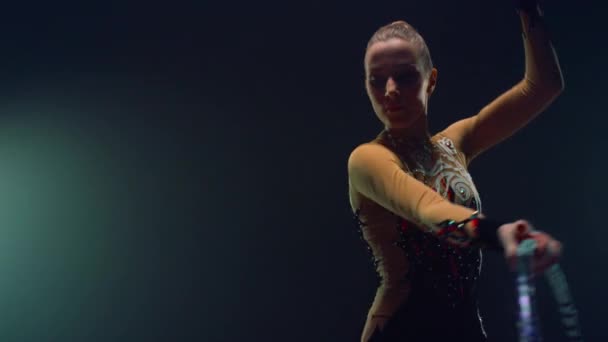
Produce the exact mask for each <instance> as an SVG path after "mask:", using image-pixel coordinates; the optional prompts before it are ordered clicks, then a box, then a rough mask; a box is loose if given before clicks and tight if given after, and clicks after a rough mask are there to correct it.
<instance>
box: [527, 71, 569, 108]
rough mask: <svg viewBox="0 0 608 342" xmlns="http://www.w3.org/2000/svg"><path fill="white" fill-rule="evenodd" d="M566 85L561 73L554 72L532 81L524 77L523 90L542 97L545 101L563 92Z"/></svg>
mask: <svg viewBox="0 0 608 342" xmlns="http://www.w3.org/2000/svg"><path fill="white" fill-rule="evenodd" d="M565 87H566V85H565V82H564V78H563V77H562V74H561V73H555V74H553V75H552V76H551V77H546V78H542V79H539V80H536V81H532V80H530V79H529V78H527V77H526V78H525V79H524V87H523V89H524V90H523V92H524V94H526V95H531V96H533V97H536V98H543V99H545V100H546V102H552V101H553V100H555V99H556V98H557V97H559V95H561V93H563V92H564V89H565Z"/></svg>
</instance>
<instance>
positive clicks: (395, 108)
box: [384, 105, 403, 112]
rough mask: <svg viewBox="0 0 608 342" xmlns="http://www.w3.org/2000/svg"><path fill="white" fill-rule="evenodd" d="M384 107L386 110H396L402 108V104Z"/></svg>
mask: <svg viewBox="0 0 608 342" xmlns="http://www.w3.org/2000/svg"><path fill="white" fill-rule="evenodd" d="M384 108H385V110H386V111H387V112H398V111H400V110H402V109H403V106H397V105H392V106H386V107H384Z"/></svg>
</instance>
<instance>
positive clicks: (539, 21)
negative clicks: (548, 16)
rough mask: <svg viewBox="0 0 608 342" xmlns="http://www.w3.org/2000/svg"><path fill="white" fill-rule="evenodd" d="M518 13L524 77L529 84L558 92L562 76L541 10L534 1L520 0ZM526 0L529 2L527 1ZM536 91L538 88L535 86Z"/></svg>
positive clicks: (561, 83) (562, 83)
mask: <svg viewBox="0 0 608 342" xmlns="http://www.w3.org/2000/svg"><path fill="white" fill-rule="evenodd" d="M521 2H522V3H524V5H523V6H522V5H520V6H519V8H518V13H519V16H520V19H521V25H522V31H523V32H522V35H523V39H524V49H525V54H526V72H525V80H526V81H527V82H530V83H531V84H530V85H529V86H530V87H537V88H540V90H542V92H546V93H549V94H551V93H559V92H561V90H562V89H563V87H564V80H563V76H562V72H561V69H560V66H559V60H558V58H557V54H556V53H555V49H554V48H553V45H552V44H551V39H550V37H549V33H548V31H547V28H546V26H545V23H544V20H543V13H542V10H541V9H540V7H539V6H538V5H536V1H533V0H532V1H531V0H521ZM526 3H529V4H526ZM535 92H539V89H535Z"/></svg>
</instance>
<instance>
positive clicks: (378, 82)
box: [367, 75, 386, 88]
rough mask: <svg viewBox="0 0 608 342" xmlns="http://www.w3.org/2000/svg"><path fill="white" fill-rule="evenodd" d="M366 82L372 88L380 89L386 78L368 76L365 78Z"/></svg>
mask: <svg viewBox="0 0 608 342" xmlns="http://www.w3.org/2000/svg"><path fill="white" fill-rule="evenodd" d="M367 81H368V82H369V85H370V86H372V87H373V88H382V87H384V85H385V84H386V78H381V77H376V76H373V75H370V76H369V77H368V78H367Z"/></svg>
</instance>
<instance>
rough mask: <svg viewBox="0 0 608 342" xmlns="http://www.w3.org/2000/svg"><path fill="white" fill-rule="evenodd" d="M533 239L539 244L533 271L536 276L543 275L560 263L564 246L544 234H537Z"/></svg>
mask: <svg viewBox="0 0 608 342" xmlns="http://www.w3.org/2000/svg"><path fill="white" fill-rule="evenodd" d="M533 238H534V240H535V241H536V242H537V248H536V250H535V253H534V259H533V263H532V271H533V272H534V273H535V274H541V273H543V272H545V271H546V270H547V268H549V267H551V266H552V265H554V264H555V263H556V262H558V260H559V258H560V256H561V253H562V245H561V243H560V242H559V241H557V240H555V239H553V238H551V237H550V236H549V235H547V234H544V233H535V234H533Z"/></svg>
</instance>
